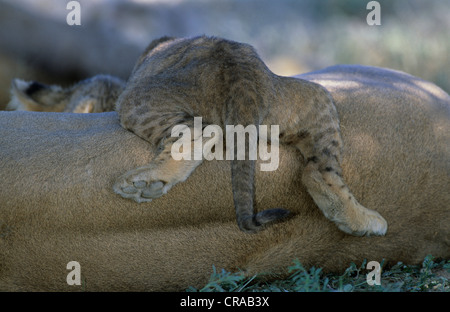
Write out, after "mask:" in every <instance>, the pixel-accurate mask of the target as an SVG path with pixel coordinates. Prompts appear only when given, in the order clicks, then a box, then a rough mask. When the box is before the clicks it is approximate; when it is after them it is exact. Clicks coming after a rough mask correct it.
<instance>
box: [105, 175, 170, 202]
mask: <svg viewBox="0 0 450 312" xmlns="http://www.w3.org/2000/svg"><path fill="white" fill-rule="evenodd" d="M113 189H114V192H115V193H116V194H119V195H120V196H122V197H123V198H128V199H132V200H134V201H135V202H137V203H148V202H151V201H152V199H154V198H158V197H161V196H162V195H164V194H165V193H166V192H167V190H166V188H165V184H164V183H163V182H162V181H151V182H150V183H147V182H146V181H143V180H138V181H135V182H128V181H127V180H126V179H119V180H118V181H117V182H116V183H115V184H114V186H113Z"/></svg>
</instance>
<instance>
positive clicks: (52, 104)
mask: <svg viewBox="0 0 450 312" xmlns="http://www.w3.org/2000/svg"><path fill="white" fill-rule="evenodd" d="M124 88H125V81H123V80H121V79H119V78H116V77H112V76H108V75H97V76H94V77H92V78H89V79H85V80H82V81H80V82H78V83H77V84H75V85H73V86H71V87H68V88H62V87H60V86H56V85H51V86H49V85H45V84H42V83H39V82H36V81H30V82H28V81H23V80H21V79H14V80H13V81H12V83H11V101H10V102H9V104H8V106H7V107H6V109H7V110H29V111H39V112H68V113H101V112H108V111H114V109H115V104H116V100H117V98H118V97H119V94H120V93H121V92H122V91H123V89H124Z"/></svg>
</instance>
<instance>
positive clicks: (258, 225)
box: [238, 208, 291, 233]
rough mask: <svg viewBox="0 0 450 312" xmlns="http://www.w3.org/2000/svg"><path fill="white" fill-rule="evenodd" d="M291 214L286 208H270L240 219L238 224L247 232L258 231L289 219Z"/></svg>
mask: <svg viewBox="0 0 450 312" xmlns="http://www.w3.org/2000/svg"><path fill="white" fill-rule="evenodd" d="M290 215H291V213H290V211H289V210H286V209H281V208H276V209H268V210H263V211H261V212H258V213H257V214H255V215H252V216H248V217H245V218H242V219H240V220H238V225H239V228H240V229H241V231H243V232H245V233H256V232H259V231H261V230H263V229H265V228H266V227H267V226H269V225H272V224H274V223H278V222H282V221H285V220H287V219H288V217H289V216H290Z"/></svg>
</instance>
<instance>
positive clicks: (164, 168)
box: [113, 117, 219, 203]
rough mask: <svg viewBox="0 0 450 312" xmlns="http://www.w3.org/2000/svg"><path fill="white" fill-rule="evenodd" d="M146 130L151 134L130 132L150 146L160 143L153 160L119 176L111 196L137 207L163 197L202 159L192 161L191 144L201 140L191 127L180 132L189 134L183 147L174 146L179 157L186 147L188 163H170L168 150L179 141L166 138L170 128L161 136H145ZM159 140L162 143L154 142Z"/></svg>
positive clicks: (139, 131)
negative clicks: (130, 202) (188, 150)
mask: <svg viewBox="0 0 450 312" xmlns="http://www.w3.org/2000/svg"><path fill="white" fill-rule="evenodd" d="M153 120H158V118H156V117H155V118H154V119H153ZM166 120H167V119H166ZM154 123H155V122H154ZM174 126H175V125H174ZM148 129H150V130H151V129H154V128H152V127H151V125H149V128H147V130H142V129H137V128H136V129H133V131H134V132H135V133H136V134H137V135H139V136H141V137H143V138H144V139H146V140H147V141H149V142H151V143H152V142H160V143H159V144H158V145H159V148H158V154H157V156H156V157H155V158H154V159H153V160H152V162H151V163H150V164H148V165H145V166H142V167H139V168H136V169H133V170H130V171H128V172H127V173H125V174H124V175H122V176H120V177H119V178H118V179H117V180H116V182H115V184H114V186H113V189H114V192H115V193H117V194H119V195H121V196H122V197H124V198H129V199H133V200H134V201H136V202H138V203H142V202H150V201H152V199H154V198H158V197H160V196H162V195H164V194H166V193H167V192H168V191H169V190H170V189H171V188H172V186H174V185H175V184H177V183H178V182H182V181H185V180H186V179H187V178H188V177H189V176H190V175H191V173H192V172H193V171H194V169H195V168H196V167H197V166H199V165H200V164H201V163H202V159H203V157H202V155H200V157H199V156H197V157H195V158H194V151H195V150H194V145H195V142H196V140H202V137H201V133H200V135H197V137H194V133H195V132H194V130H193V126H192V125H191V127H189V126H187V125H185V126H184V129H185V130H186V129H187V130H188V131H186V132H184V133H186V135H187V134H188V133H189V134H193V135H192V136H191V137H190V138H188V139H187V144H186V145H183V144H181V146H179V144H178V145H177V148H178V150H177V152H179V153H182V152H183V148H185V147H186V146H187V145H189V147H190V150H191V154H190V160H188V159H179V160H176V159H174V157H173V155H172V147H173V145H174V143H176V142H177V141H178V140H179V139H180V138H179V137H171V136H170V130H171V129H172V126H170V127H168V126H166V130H165V132H163V133H159V131H157V130H155V131H153V132H149V131H148ZM161 136H162V139H157V138H158V137H161ZM218 139H219V138H215V137H214V138H212V139H208V141H209V143H210V144H214V143H215V142H211V140H212V141H214V140H218ZM185 142H186V141H185ZM177 159H178V158H177Z"/></svg>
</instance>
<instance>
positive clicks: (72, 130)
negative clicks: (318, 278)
mask: <svg viewBox="0 0 450 312" xmlns="http://www.w3.org/2000/svg"><path fill="white" fill-rule="evenodd" d="M300 77H301V78H302V79H307V80H310V81H314V82H316V83H320V84H322V85H323V86H324V87H326V88H327V89H328V90H329V91H330V92H331V94H332V96H333V99H334V101H335V104H336V108H337V111H338V113H339V116H340V119H341V130H342V137H343V140H344V141H345V150H344V152H343V154H342V157H343V158H342V169H343V175H344V176H345V177H346V181H347V183H348V185H349V187H350V188H351V189H352V191H353V192H354V194H355V196H356V197H357V198H358V199H360V201H361V203H362V204H363V205H366V206H368V207H374V208H376V209H377V211H379V212H380V213H381V214H382V215H383V216H384V217H385V218H386V220H387V221H388V222H389V231H388V233H387V234H386V236H383V237H354V236H350V235H347V234H345V233H343V232H341V231H339V230H338V229H337V228H336V226H335V225H334V224H333V223H332V222H330V221H328V220H327V219H326V218H324V217H323V215H322V213H321V212H320V211H319V210H318V209H317V207H316V205H315V204H314V202H313V201H312V199H311V198H310V196H309V195H308V194H307V192H306V190H305V188H304V186H303V184H302V183H301V181H300V177H301V173H302V171H303V170H304V168H303V165H302V163H301V162H300V161H299V159H300V157H301V156H300V155H299V153H298V152H297V151H296V150H295V149H293V148H289V147H283V146H281V147H280V166H279V168H278V170H276V171H273V172H259V171H258V172H257V174H256V204H257V206H258V208H259V209H266V208H270V207H274V206H276V205H280V206H282V207H284V208H286V209H289V210H291V211H292V213H293V214H294V216H293V218H291V219H290V220H289V221H287V222H283V223H280V224H276V225H274V226H272V227H270V228H268V229H267V230H265V231H262V232H259V233H257V234H255V235H245V234H243V233H242V232H240V231H239V229H238V228H237V227H236V225H235V216H234V214H233V212H232V211H231V209H229V207H230V206H231V205H232V204H233V203H232V195H231V185H230V167H229V163H228V162H226V161H205V162H204V163H203V164H202V166H200V167H198V168H197V170H196V171H195V172H194V173H193V174H192V175H191V177H190V178H189V179H188V180H187V181H186V182H184V183H182V184H179V185H176V186H174V187H173V189H172V190H171V191H170V193H168V194H166V195H165V196H163V197H161V198H159V199H158V200H157V201H156V200H155V201H153V202H151V203H145V204H136V203H135V202H133V201H129V200H125V199H122V198H120V197H117V196H114V194H113V192H112V190H111V186H112V184H113V183H114V181H115V179H116V175H117V172H122V171H127V170H130V169H132V168H135V167H137V166H142V165H144V164H146V163H148V162H149V161H150V160H151V158H152V155H151V153H149V151H148V149H149V144H148V143H146V142H145V141H144V140H141V139H140V138H138V137H136V136H135V135H133V134H132V133H130V132H128V131H125V130H124V129H123V128H121V127H120V125H119V122H118V116H117V114H116V113H114V112H111V113H102V114H46V113H30V112H1V113H0V127H1V133H2V135H1V136H0V146H1V148H0V180H1V181H2V187H1V188H0V203H1V205H0V220H1V221H0V290H62V291H66V290H67V291H83V290H88V291H95V290H97V291H106V290H125V291H132V290H136V291H138V290H184V289H186V287H188V286H189V285H193V286H201V285H204V283H205V282H206V281H207V279H208V278H209V275H210V274H211V272H212V265H215V266H216V267H217V268H225V269H227V270H236V269H237V268H240V269H242V270H244V271H245V272H247V274H249V275H251V274H255V273H267V274H269V273H270V274H272V275H270V276H273V275H275V274H277V275H278V277H286V276H287V274H288V273H287V272H286V267H287V266H289V265H291V264H292V260H293V259H294V258H298V259H299V260H300V261H301V262H302V264H304V265H305V266H306V267H308V266H312V265H314V266H316V267H318V266H320V267H323V268H324V269H325V270H326V271H342V270H343V269H345V268H346V267H348V265H349V263H350V262H351V261H353V262H355V263H357V264H359V263H361V261H362V260H363V259H367V260H368V261H371V260H375V261H379V262H381V261H382V260H383V259H385V260H386V263H387V265H390V264H395V263H396V262H397V261H402V262H404V263H407V264H417V263H420V262H421V261H423V258H424V257H425V255H427V254H433V255H434V256H435V257H437V258H446V259H449V258H450V208H449V207H450V194H449V192H448V190H449V189H450V181H449V175H450V163H449V159H450V137H449V134H450V97H449V96H448V95H447V94H446V93H445V92H443V91H442V90H441V89H439V88H438V87H436V86H435V85H434V84H432V83H430V82H427V81H423V80H421V79H419V78H416V77H413V76H410V75H407V74H404V73H401V72H397V71H392V70H386V69H379V68H372V67H361V66H336V67H331V68H327V69H325V70H322V71H318V72H314V73H309V74H305V75H301V76H300ZM69 261H78V262H79V263H80V265H81V275H82V282H83V285H82V286H68V285H67V283H66V277H67V274H68V273H69V272H70V270H67V269H66V265H67V263H68V262H69ZM268 277H269V276H268Z"/></svg>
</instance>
